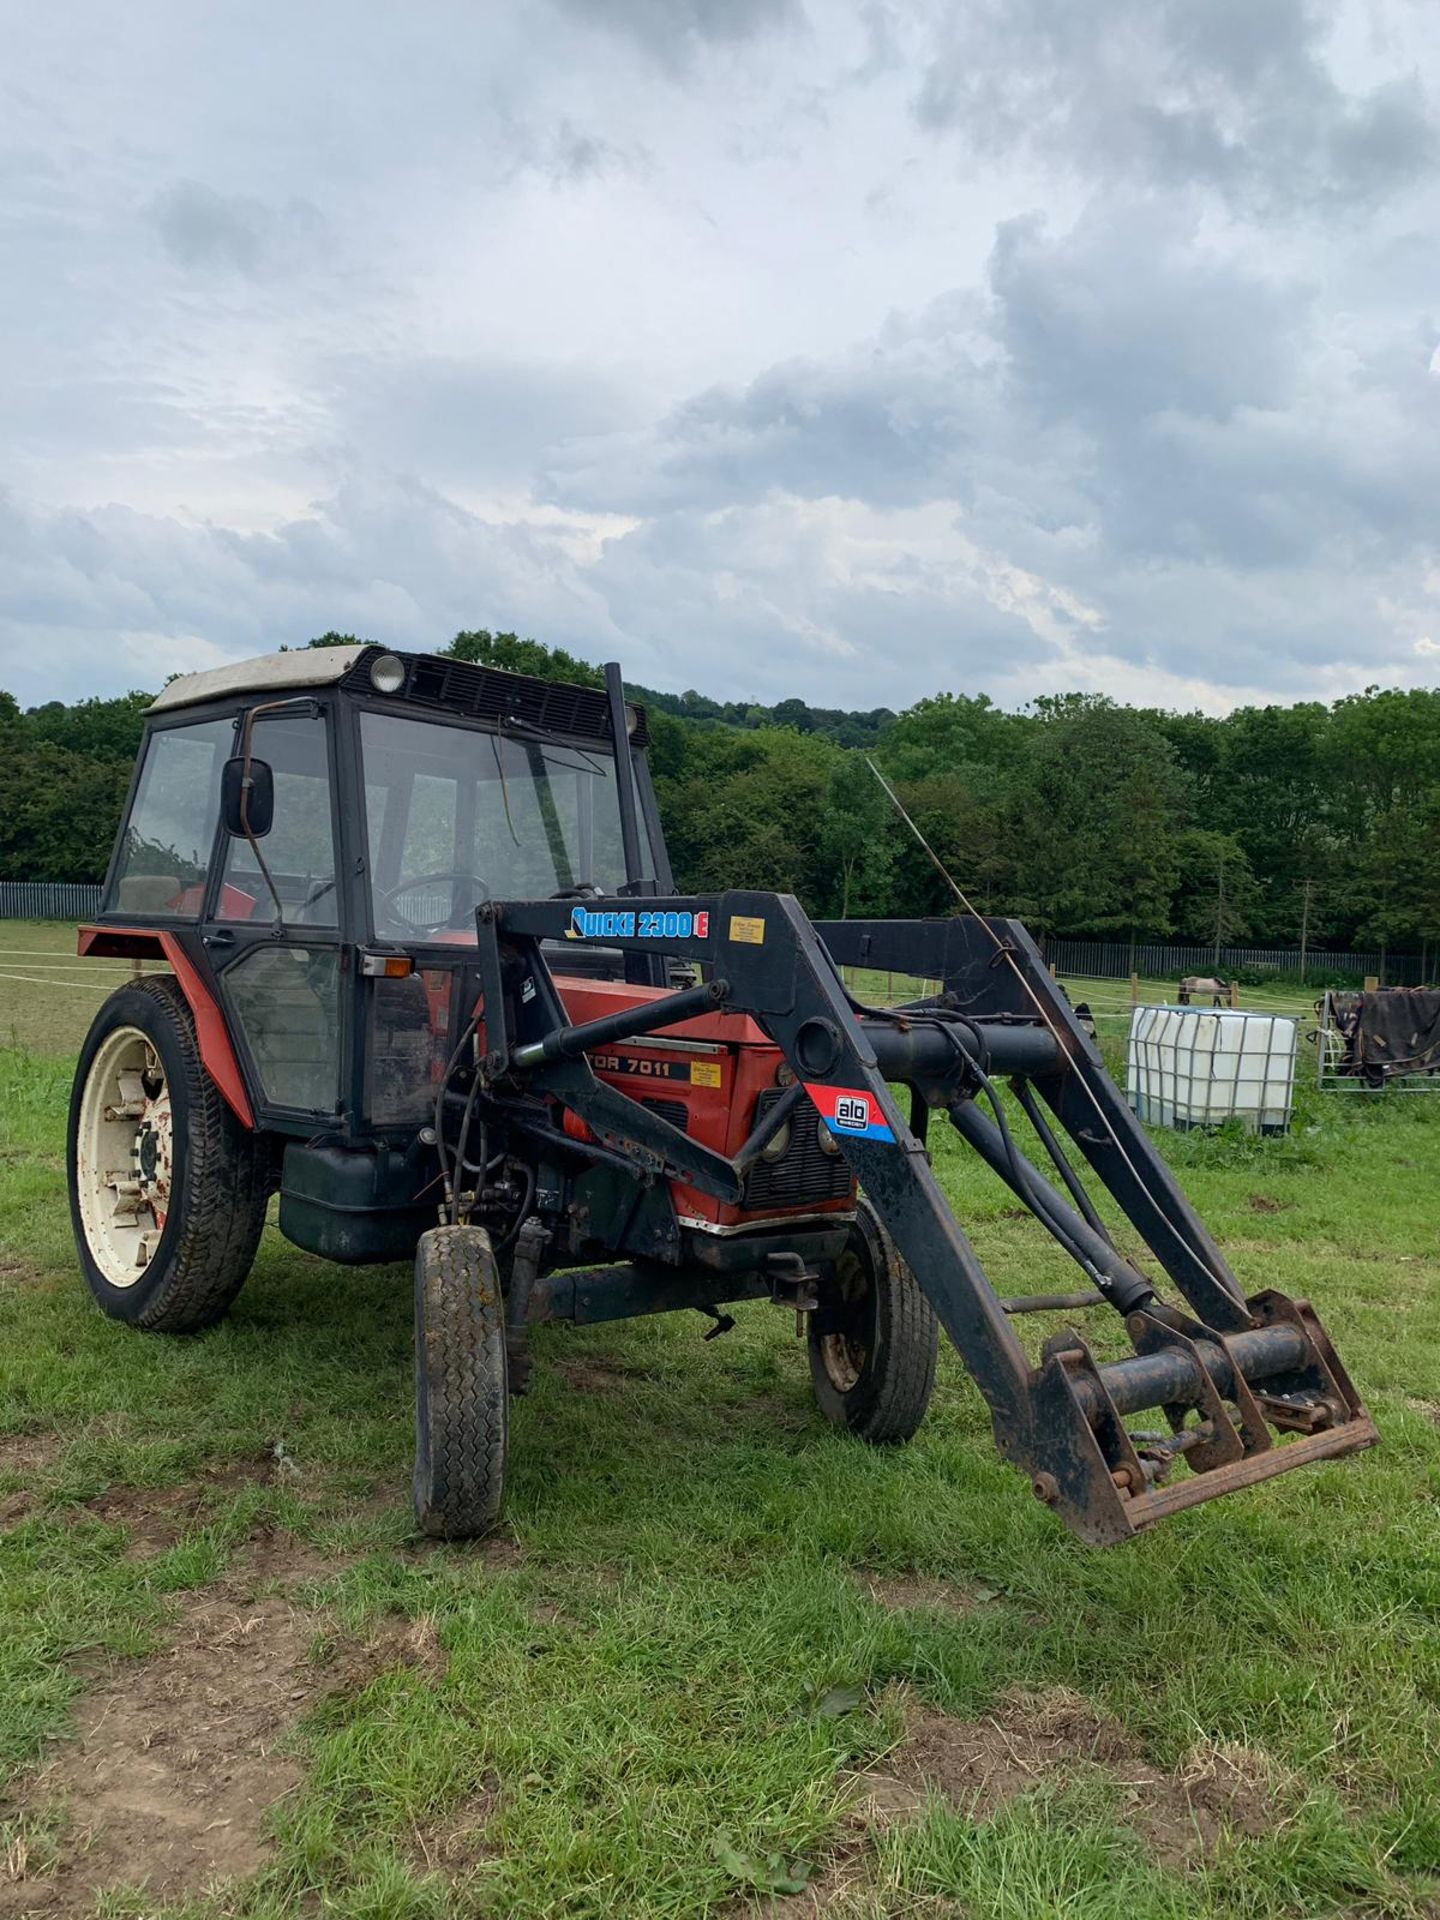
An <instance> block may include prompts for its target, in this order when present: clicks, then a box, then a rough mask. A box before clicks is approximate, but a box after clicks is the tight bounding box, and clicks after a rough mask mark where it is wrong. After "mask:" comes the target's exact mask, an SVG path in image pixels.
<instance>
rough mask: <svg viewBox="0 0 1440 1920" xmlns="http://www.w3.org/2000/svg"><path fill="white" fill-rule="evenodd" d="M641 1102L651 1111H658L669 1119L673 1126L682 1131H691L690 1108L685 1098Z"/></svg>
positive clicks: (664, 1117) (663, 1118)
mask: <svg viewBox="0 0 1440 1920" xmlns="http://www.w3.org/2000/svg"><path fill="white" fill-rule="evenodd" d="M640 1104H641V1106H642V1107H648V1108H649V1109H650V1111H651V1113H658V1114H659V1116H660V1118H661V1119H662V1120H668V1121H669V1122H670V1124H671V1126H672V1127H678V1128H679V1130H680V1131H681V1133H688V1132H689V1131H690V1109H689V1108H688V1107H687V1106H686V1104H685V1102H684V1101H683V1100H642V1101H641V1102H640Z"/></svg>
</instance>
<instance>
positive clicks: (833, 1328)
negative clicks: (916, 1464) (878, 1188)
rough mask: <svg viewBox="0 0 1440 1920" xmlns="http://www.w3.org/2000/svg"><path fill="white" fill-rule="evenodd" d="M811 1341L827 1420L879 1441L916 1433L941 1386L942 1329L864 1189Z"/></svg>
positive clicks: (814, 1318)
mask: <svg viewBox="0 0 1440 1920" xmlns="http://www.w3.org/2000/svg"><path fill="white" fill-rule="evenodd" d="M809 1344H810V1377H811V1380H812V1381H813V1382H814V1386H815V1398H816V1400H817V1402H818V1403H819V1407H820V1411H821V1412H822V1413H823V1414H824V1415H825V1417H826V1418H827V1419H828V1420H832V1421H833V1422H834V1423H835V1425H836V1426H837V1427H847V1428H848V1429H849V1430H850V1432H851V1433H854V1434H858V1435H859V1437H860V1438H861V1439H862V1440H869V1441H870V1442H871V1443H872V1444H874V1445H876V1446H885V1445H894V1444H896V1443H897V1442H900V1441H904V1440H910V1439H913V1438H914V1435H915V1433H916V1432H917V1430H918V1428H919V1426H920V1422H921V1421H922V1420H923V1419H924V1418H925V1412H926V1409H927V1408H928V1407H929V1405H930V1394H931V1390H932V1389H933V1387H934V1385H935V1360H936V1355H937V1353H938V1350H939V1345H940V1329H939V1326H938V1324H937V1322H936V1319H935V1314H934V1312H933V1310H932V1308H931V1306H930V1302H929V1301H928V1300H927V1299H926V1298H925V1296H924V1294H923V1293H922V1292H921V1291H920V1288H919V1286H918V1285H917V1283H916V1280H915V1276H914V1274H913V1273H911V1271H910V1269H909V1267H907V1266H906V1264H905V1262H904V1261H903V1260H902V1259H901V1258H900V1255H899V1253H898V1252H897V1250H896V1247H895V1243H894V1241H893V1240H892V1239H891V1238H890V1236H889V1234H888V1233H887V1232H886V1231H885V1229H884V1227H883V1226H882V1225H881V1224H880V1221H879V1219H878V1217H877V1216H876V1214H875V1211H874V1209H873V1208H872V1207H871V1205H870V1203H869V1201H868V1200H867V1199H866V1198H865V1197H864V1195H863V1194H862V1195H861V1198H860V1205H859V1210H858V1211H857V1213H856V1215H855V1224H854V1226H853V1227H852V1228H851V1229H850V1239H849V1243H848V1245H847V1246H846V1248H845V1251H844V1252H843V1253H842V1254H841V1255H840V1258H839V1259H838V1260H837V1261H836V1262H835V1265H834V1267H833V1268H832V1269H831V1271H830V1273H829V1275H828V1276H827V1277H826V1279H825V1280H824V1282H823V1283H822V1285H821V1289H820V1303H819V1306H818V1307H817V1309H816V1311H815V1312H814V1313H812V1314H811V1315H810V1317H809Z"/></svg>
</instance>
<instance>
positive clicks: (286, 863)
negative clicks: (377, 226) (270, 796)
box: [216, 714, 340, 927]
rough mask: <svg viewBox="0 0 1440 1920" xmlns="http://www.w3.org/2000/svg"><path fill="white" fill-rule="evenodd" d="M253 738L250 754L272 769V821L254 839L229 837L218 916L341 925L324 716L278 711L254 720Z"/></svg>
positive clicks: (330, 925)
mask: <svg viewBox="0 0 1440 1920" xmlns="http://www.w3.org/2000/svg"><path fill="white" fill-rule="evenodd" d="M253 742H254V746H253V750H254V754H255V758H256V759H257V760H266V761H268V762H269V764H270V766H271V768H272V769H273V771H274V774H275V824H274V826H273V827H272V828H271V830H270V832H269V833H268V834H267V835H266V836H265V838H264V839H263V840H260V841H257V842H256V845H255V846H253V847H252V846H251V844H250V842H249V841H248V840H245V839H232V840H231V841H230V843H229V847H228V850H227V853H226V858H225V874H224V880H223V884H222V885H221V888H220V899H219V902H218V904H217V906H216V917H217V918H218V919H220V920H228V921H231V922H243V921H246V920H257V921H261V922H274V921H276V920H280V921H283V922H284V924H285V925H286V926H298V927H338V926H339V924H340V902H339V893H338V889H337V887H336V884H335V829H334V816H333V813H332V811H331V784H330V761H329V753H328V749H327V745H326V728H325V721H324V719H323V718H322V717H321V716H320V715H319V714H302V715H299V716H296V715H293V714H291V715H283V714H277V715H275V716H273V717H272V718H270V719H262V720H258V721H257V722H256V724H255V730H254V735H253ZM257 850H258V853H257ZM262 863H263V864H262ZM272 889H273V891H272Z"/></svg>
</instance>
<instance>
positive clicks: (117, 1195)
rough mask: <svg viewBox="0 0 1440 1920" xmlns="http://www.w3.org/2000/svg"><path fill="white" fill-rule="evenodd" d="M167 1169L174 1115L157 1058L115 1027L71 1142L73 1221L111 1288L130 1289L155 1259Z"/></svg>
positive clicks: (143, 1042)
mask: <svg viewBox="0 0 1440 1920" xmlns="http://www.w3.org/2000/svg"><path fill="white" fill-rule="evenodd" d="M174 1167H175V1121H174V1112H173V1109H172V1107H171V1102H170V1088H169V1085H168V1083H167V1081H166V1078H165V1069H164V1067H163V1066H162V1064H161V1061H160V1056H159V1054H158V1052H157V1051H156V1049H155V1046H154V1043H153V1042H152V1041H151V1040H150V1038H149V1036H148V1035H146V1034H144V1033H141V1032H140V1031H139V1029H138V1028H135V1027H122V1028H119V1029H117V1030H116V1031H115V1032H114V1033H112V1034H110V1035H109V1036H108V1037H107V1038H106V1040H105V1042H104V1043H103V1045H102V1046H101V1047H100V1049H99V1050H98V1052H97V1053H96V1055H95V1058H94V1060H93V1061H92V1062H91V1066H90V1071H89V1074H88V1076H87V1078H86V1081H85V1091H84V1095H83V1097H82V1102H81V1110H80V1126H79V1136H78V1139H77V1142H76V1181H77V1192H78V1197H79V1203H80V1218H81V1224H82V1226H83V1227H84V1231H85V1240H86V1244H87V1245H88V1247H89V1249H90V1252H91V1255H92V1256H93V1258H94V1260H95V1264H96V1265H97V1266H98V1267H99V1269H100V1271H101V1273H102V1274H103V1276H104V1278H105V1279H106V1280H107V1281H108V1282H109V1284H110V1285H111V1286H112V1287H133V1286H134V1285H135V1283H136V1282H137V1281H138V1280H139V1279H140V1278H141V1277H142V1276H143V1274H144V1272H145V1269H146V1268H147V1267H148V1266H149V1264H150V1262H151V1260H152V1259H153V1258H154V1257H155V1253H156V1251H157V1249H158V1248H159V1245H160V1238H161V1235H162V1234H163V1233H164V1231H165V1222H166V1220H167V1219H168V1218H169V1215H170V1204H171V1188H172V1185H173V1182H174Z"/></svg>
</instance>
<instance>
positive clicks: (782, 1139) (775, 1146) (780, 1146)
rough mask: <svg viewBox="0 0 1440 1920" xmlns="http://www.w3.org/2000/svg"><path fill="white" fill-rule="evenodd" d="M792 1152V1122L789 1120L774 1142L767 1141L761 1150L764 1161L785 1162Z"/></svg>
mask: <svg viewBox="0 0 1440 1920" xmlns="http://www.w3.org/2000/svg"><path fill="white" fill-rule="evenodd" d="M789 1151H790V1122H789V1121H788V1120H787V1121H786V1122H785V1124H784V1126H783V1127H781V1129H780V1131H779V1132H778V1133H777V1134H776V1135H775V1137H774V1139H773V1140H767V1141H766V1142H765V1144H764V1146H763V1147H762V1148H761V1149H760V1158H761V1159H762V1160H770V1161H772V1162H773V1161H775V1160H783V1159H784V1158H785V1156H786V1154H787V1153H788V1152H789Z"/></svg>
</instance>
